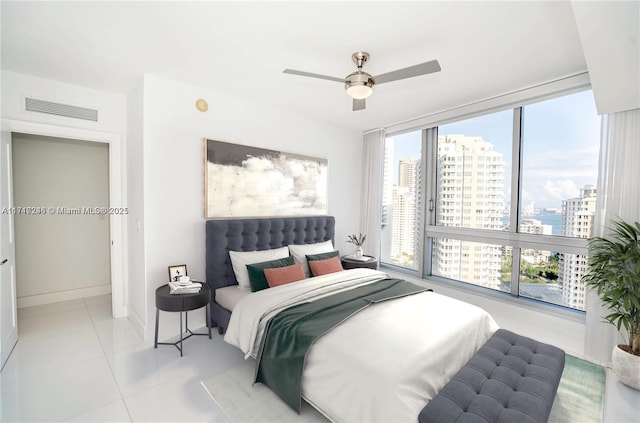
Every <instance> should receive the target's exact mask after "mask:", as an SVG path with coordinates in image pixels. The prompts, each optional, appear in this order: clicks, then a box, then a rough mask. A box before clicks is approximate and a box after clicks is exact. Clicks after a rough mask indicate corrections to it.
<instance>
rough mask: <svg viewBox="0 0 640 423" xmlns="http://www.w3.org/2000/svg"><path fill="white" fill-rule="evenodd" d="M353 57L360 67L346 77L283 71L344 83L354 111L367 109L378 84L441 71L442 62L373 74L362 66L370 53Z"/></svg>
mask: <svg viewBox="0 0 640 423" xmlns="http://www.w3.org/2000/svg"><path fill="white" fill-rule="evenodd" d="M351 58H352V59H353V62H354V63H355V64H356V66H357V67H358V70H357V71H355V72H353V73H351V74H349V75H347V77H346V78H336V77H333V76H327V75H320V74H317V73H311V72H304V71H299V70H295V69H285V70H283V71H282V72H283V73H288V74H291V75H298V76H308V77H311V78H319V79H327V80H329V81H335V82H341V83H344V87H345V90H346V91H347V95H349V96H350V97H352V98H353V110H354V111H356V110H364V109H365V107H366V98H367V97H369V96H370V95H371V93H373V87H374V86H375V85H376V84H384V83H385V82H391V81H397V80H399V79H406V78H413V77H414V76H420V75H426V74H429V73H434V72H440V63H438V61H437V60H431V61H429V62H425V63H420V64H419V65H413V66H409V67H408V68H403V69H398V70H394V71H391V72H387V73H383V74H380V75H377V76H371V75H370V74H368V73H367V72H365V71H363V70H362V66H363V65H364V64H365V63H366V62H367V60H369V53H367V52H364V51H358V52H355V53H353V54H352V55H351Z"/></svg>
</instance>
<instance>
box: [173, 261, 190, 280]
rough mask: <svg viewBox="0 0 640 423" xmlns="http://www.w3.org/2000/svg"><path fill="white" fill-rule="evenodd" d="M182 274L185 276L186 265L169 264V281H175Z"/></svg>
mask: <svg viewBox="0 0 640 423" xmlns="http://www.w3.org/2000/svg"><path fill="white" fill-rule="evenodd" d="M182 276H187V265H186V264H178V265H175V266H169V282H177V281H179V280H180V278H181V277H182Z"/></svg>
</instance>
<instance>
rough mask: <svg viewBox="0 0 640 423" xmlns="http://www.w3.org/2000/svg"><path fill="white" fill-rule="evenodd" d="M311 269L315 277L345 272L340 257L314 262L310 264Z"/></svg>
mask: <svg viewBox="0 0 640 423" xmlns="http://www.w3.org/2000/svg"><path fill="white" fill-rule="evenodd" d="M309 268H310V269H311V274H312V275H313V276H320V275H326V274H328V273H335V272H340V271H342V270H344V269H343V268H342V263H340V258H339V257H338V256H335V257H331V258H329V259H326V260H314V261H310V262H309Z"/></svg>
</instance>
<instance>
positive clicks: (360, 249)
mask: <svg viewBox="0 0 640 423" xmlns="http://www.w3.org/2000/svg"><path fill="white" fill-rule="evenodd" d="M354 255H355V256H356V257H358V258H360V257H362V255H363V252H362V247H360V246H358V247H356V253H355V254H354Z"/></svg>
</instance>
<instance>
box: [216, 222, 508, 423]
mask: <svg viewBox="0 0 640 423" xmlns="http://www.w3.org/2000/svg"><path fill="white" fill-rule="evenodd" d="M334 225H335V220H334V219H333V217H330V216H322V217H310V218H284V219H283V218H274V219H255V220H229V221H208V222H207V282H208V283H209V284H210V285H211V288H212V290H214V295H213V296H212V297H213V303H212V323H213V324H215V325H217V326H218V327H219V328H220V330H219V331H220V332H221V333H222V332H225V338H224V339H225V341H226V342H228V343H230V344H232V345H234V346H236V347H238V348H239V349H240V350H242V351H243V352H244V353H245V356H246V357H254V358H255V357H256V356H258V355H259V347H260V344H261V342H260V340H261V337H262V334H263V333H264V330H265V325H266V322H267V321H268V320H269V318H271V317H272V316H273V315H276V314H278V313H279V312H280V311H281V310H283V309H287V308H288V307H291V306H292V305H294V304H300V303H309V302H314V301H318V299H322V298H325V297H326V296H327V295H328V294H329V291H331V290H334V289H335V290H337V291H339V292H344V291H348V290H349V289H352V287H363V286H368V285H372V284H375V283H379V281H383V280H387V279H388V278H389V276H388V275H387V274H386V273H384V272H381V271H377V270H373V269H352V270H344V271H341V272H336V273H332V274H327V275H323V276H317V277H312V278H310V279H306V280H305V281H304V282H300V283H298V282H294V283H291V284H287V285H285V286H278V287H275V288H270V289H265V290H262V291H259V292H253V293H246V292H244V293H242V294H240V295H239V297H241V298H239V299H238V298H236V299H235V300H234V301H232V303H231V305H230V306H226V307H225V305H221V304H220V303H219V302H218V301H220V300H221V299H220V297H219V295H217V294H220V292H219V291H220V290H223V292H224V290H225V289H226V290H227V291H232V290H233V289H234V285H235V284H236V283H237V281H236V278H235V275H234V271H233V267H232V265H231V263H230V258H229V250H231V251H233V250H234V248H235V249H237V251H243V250H244V251H255V250H269V249H274V248H278V247H281V246H285V245H289V244H297V245H300V244H313V243H320V242H326V241H327V240H332V239H333V238H334ZM334 286H335V288H334ZM228 287H231V289H229V288H228ZM236 291H239V290H238V289H237V288H236ZM216 293H217V294H216ZM216 297H217V299H216ZM227 300H228V299H227ZM222 302H223V303H224V302H225V300H222ZM227 307H230V308H231V309H233V313H232V312H231V311H230V310H229V308H227ZM497 329H498V326H497V324H496V323H495V321H494V320H493V319H492V318H491V316H489V315H488V314H487V313H486V312H484V311H483V310H481V309H479V308H477V307H475V306H472V305H470V304H466V303H463V302H461V301H457V300H454V299H451V298H448V297H445V296H442V295H439V294H437V293H434V292H427V291H423V292H417V293H415V294H412V295H407V296H403V297H401V298H397V299H393V300H390V301H382V302H379V303H375V304H373V305H371V306H368V307H366V308H364V309H362V310H361V311H359V312H357V313H355V314H354V315H353V316H351V317H350V318H349V319H347V320H345V321H344V322H342V323H341V324H339V325H338V326H336V327H335V328H333V329H332V330H331V331H329V332H327V333H326V334H324V335H323V336H321V337H320V338H318V339H317V340H316V341H315V342H314V343H313V345H312V347H311V349H310V350H309V351H308V353H307V355H306V357H305V362H304V370H303V373H302V378H301V395H302V398H304V399H305V400H306V401H307V402H308V403H310V404H311V405H312V406H313V407H315V408H316V409H318V410H319V411H320V412H321V413H323V414H324V415H325V416H326V417H327V418H328V419H330V420H331V421H336V422H352V421H367V422H389V421H417V418H418V414H419V413H420V411H421V410H422V408H423V407H424V406H425V404H427V403H428V402H429V400H430V399H431V398H433V397H434V396H435V395H436V394H437V392H438V391H439V390H440V389H441V388H442V387H443V386H444V385H445V384H446V383H447V382H448V381H449V380H450V379H451V378H452V377H453V375H454V374H455V373H456V372H457V371H458V370H459V369H460V368H462V367H463V365H464V364H465V363H466V362H467V361H468V360H469V358H470V357H471V356H472V355H473V354H474V353H475V352H476V351H477V350H478V349H479V348H480V347H481V346H482V345H483V344H484V343H485V342H486V341H487V339H489V337H490V336H491V335H492V334H493V333H494V332H495V331H496V330H497Z"/></svg>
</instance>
